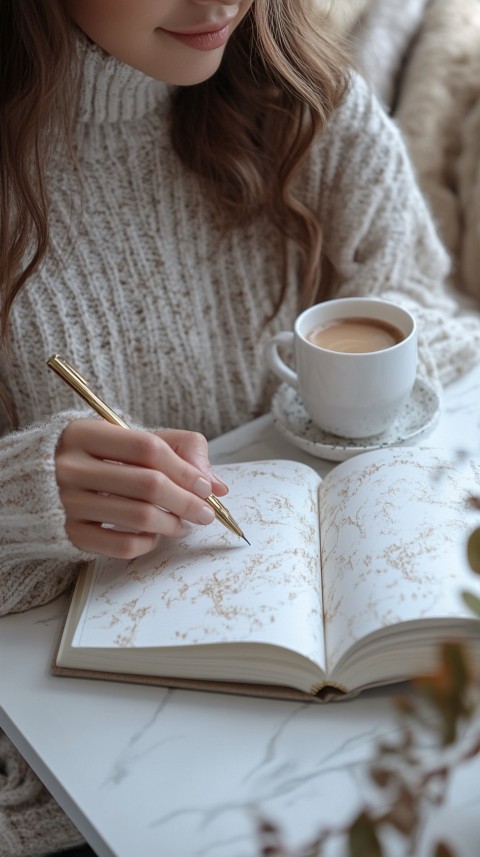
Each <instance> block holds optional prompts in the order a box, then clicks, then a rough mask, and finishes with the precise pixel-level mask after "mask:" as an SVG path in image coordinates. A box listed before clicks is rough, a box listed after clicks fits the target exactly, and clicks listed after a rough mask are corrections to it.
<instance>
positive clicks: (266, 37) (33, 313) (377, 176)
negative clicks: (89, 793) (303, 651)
mask: <svg viewBox="0 0 480 857" xmlns="http://www.w3.org/2000/svg"><path fill="white" fill-rule="evenodd" d="M3 8H5V9H6V11H5V12H3V11H2V21H1V28H0V30H1V36H0V38H1V42H2V63H1V64H0V75H1V81H2V84H1V87H0V93H1V95H0V98H1V110H2V115H1V117H0V135H1V150H0V162H1V169H2V177H1V181H0V194H1V236H0V246H1V258H2V264H1V266H0V271H1V274H0V276H1V279H2V284H1V293H2V330H3V338H4V344H5V348H4V354H3V357H2V358H1V363H0V379H1V381H2V390H3V394H2V396H3V400H4V409H3V410H4V414H5V416H4V427H3V437H2V438H1V440H0V473H1V476H0V497H1V500H0V518H1V537H0V611H1V612H2V613H7V612H9V611H18V610H24V609H27V608H28V607H31V606H34V605H37V604H41V603H44V602H46V601H48V600H49V599H52V598H54V597H55V596H56V595H58V594H59V593H60V592H62V591H63V590H65V589H66V588H67V587H68V586H69V585H70V584H71V583H72V581H73V580H74V579H75V577H76V575H77V574H78V571H79V569H80V568H81V566H82V564H83V563H84V562H86V561H88V560H89V559H91V558H92V557H94V556H95V555H97V554H99V553H104V554H110V555H114V556H120V557H130V556H137V555H140V554H142V553H146V552H148V551H149V550H151V549H152V547H153V545H154V544H155V543H156V541H157V539H158V538H163V537H169V536H175V535H178V534H179V533H180V532H182V531H183V526H184V525H183V523H182V521H184V520H187V521H189V522H191V523H192V522H193V523H195V524H199V525H208V523H209V522H210V521H211V520H212V517H213V516H212V515H211V514H209V512H210V510H209V507H208V506H207V505H206V504H205V502H204V498H205V497H207V496H208V494H209V493H210V492H211V491H212V490H213V491H214V492H215V493H216V494H218V495H220V496H223V495H224V494H225V493H226V491H227V487H226V486H224V485H223V483H221V481H220V480H219V479H218V478H217V477H216V476H215V474H214V473H213V472H212V470H211V467H210V464H209V462H208V456H207V448H206V440H205V437H204V436H206V437H212V436H214V435H217V434H220V433H222V432H224V431H226V430H228V429H230V428H233V427H234V426H236V425H239V424H241V423H243V422H245V421H246V420H249V419H251V418H252V417H255V416H257V415H258V414H260V413H262V412H264V411H265V410H266V409H267V408H268V404H269V396H270V393H271V386H272V383H271V379H270V378H269V377H268V373H267V371H266V368H265V366H264V363H263V359H262V351H263V345H264V343H265V341H266V339H268V338H269V337H270V336H271V335H272V333H273V332H275V331H276V330H278V329H283V328H285V327H288V326H291V324H292V322H293V319H294V317H295V315H296V314H297V312H298V309H299V308H300V307H302V306H304V305H306V304H308V303H311V302H314V301H318V300H324V299H325V298H328V297H330V296H332V295H335V296H346V295H353V294H356V295H374V294H378V295H381V296H383V297H385V298H387V299H391V300H394V301H396V302H402V303H404V304H405V305H406V306H407V307H409V308H410V309H411V310H412V311H413V312H414V313H415V315H416V317H417V320H418V323H419V327H420V337H421V366H422V369H423V371H425V372H429V373H430V374H433V375H435V376H436V374H437V373H438V375H439V377H440V378H441V380H442V381H444V382H446V381H448V380H451V379H452V378H453V377H455V375H456V374H458V373H459V372H461V371H463V370H464V369H465V368H467V367H468V366H469V365H471V364H472V363H473V362H474V361H475V360H476V359H477V358H478V353H479V342H480V332H479V325H478V320H477V319H476V318H474V317H466V318H465V317H464V318H458V319H457V318H456V317H455V315H456V307H455V305H454V303H453V301H451V300H450V299H449V298H448V297H447V295H446V293H445V289H444V285H443V284H444V280H445V277H446V275H447V272H448V259H447V256H446V254H445V252H444V251H443V249H442V247H441V245H440V243H439V241H438V239H437V236H436V233H435V229H434V226H433V224H432V221H431V219H430V217H429V214H428V211H427V209H426V207H425V204H424V202H423V199H422V197H421V195H420V193H419V191H418V189H417V186H416V184H415V180H414V177H413V175H412V171H411V169H410V166H409V163H408V159H407V157H406V154H405V151H404V147H403V144H402V141H401V139H400V137H399V134H398V132H397V130H396V128H395V127H394V126H393V125H392V124H391V123H390V122H389V120H388V119H387V118H386V116H385V114H384V112H383V111H382V110H381V108H380V107H379V105H378V104H377V103H376V101H375V100H374V99H373V98H372V96H371V95H370V93H369V91H368V89H367V88H366V86H365V85H364V84H363V82H362V81H361V80H360V79H359V78H358V77H357V76H355V75H354V74H350V73H349V71H348V68H347V62H346V59H345V57H344V56H343V54H342V52H341V50H340V48H339V47H338V46H336V45H335V44H334V43H333V42H332V41H331V40H330V38H329V36H328V33H327V32H326V30H325V31H323V30H322V28H321V27H320V26H319V23H318V19H314V18H313V17H312V14H311V12H310V11H309V10H310V3H309V2H308V0H281V2H280V0H163V2H162V3H161V4H159V3H157V2H156V0H121V2H120V0H63V2H60V0H30V2H28V3H21V4H18V3H16V2H14V0H10V2H9V3H7V4H4V6H3ZM55 351H59V352H63V353H64V354H65V355H66V356H67V357H68V358H69V359H70V360H71V361H72V363H73V364H74V365H75V366H77V367H78V368H79V369H80V370H81V371H82V372H83V373H84V374H85V375H86V377H88V378H89V380H90V382H91V384H92V387H93V388H94V389H95V390H96V392H98V393H99V394H100V395H101V396H102V397H104V398H105V399H106V400H107V401H108V402H109V404H111V405H112V407H113V408H114V409H115V410H118V411H120V412H121V413H123V414H124V415H125V418H126V419H127V421H128V422H130V424H132V423H133V424H134V425H135V426H137V427H138V428H137V429H136V430H135V431H132V432H125V431H124V430H123V429H121V428H117V427H116V426H111V425H109V424H107V423H105V422H103V421H101V420H97V419H92V418H91V414H90V413H89V412H88V411H86V410H85V409H84V408H82V407H80V406H79V403H78V401H77V400H76V398H75V395H74V394H73V393H72V392H71V391H70V390H69V389H68V388H67V387H66V385H63V384H62V383H61V382H59V380H58V378H56V376H55V375H54V374H53V373H51V372H49V370H48V369H47V368H46V366H45V361H46V359H47V358H48V357H49V356H50V355H51V354H52V353H53V352H55ZM160 426H169V427H173V428H169V429H168V430H160V429H159V427H160ZM197 431H198V432H202V435H198V434H197V433H196V432H197ZM125 465H128V466H125ZM104 524H114V525H115V529H112V528H111V527H105V526H103V525H104ZM132 529H134V530H135V532H133V533H132V532H131V530H132ZM0 746H1V750H0V752H1V755H0V771H4V773H3V774H0V776H2V777H3V781H2V780H0V784H1V785H0V801H1V799H2V795H3V804H2V803H1V802H0V807H3V808H2V809H1V810H0V834H4V835H0V855H1V857H11V855H13V854H15V857H23V855H27V854H28V855H35V854H41V853H45V851H46V850H47V849H48V848H50V849H52V850H53V849H55V848H59V847H65V846H66V845H68V844H74V843H75V842H78V841H79V839H80V837H79V836H78V835H77V834H76V832H75V830H74V828H73V827H72V826H71V825H70V823H69V822H68V821H67V819H66V818H65V816H63V814H62V813H61V811H60V810H59V808H58V807H56V806H55V804H54V803H53V801H52V800H51V799H50V798H49V797H48V795H47V794H46V792H45V790H43V789H41V788H40V786H39V784H38V783H37V782H36V781H35V778H33V776H32V775H31V773H30V772H28V771H27V770H26V769H25V766H23V767H22V764H23V763H22V760H21V759H20V758H19V757H18V755H16V754H15V752H14V751H13V748H12V747H11V745H9V744H8V742H7V741H6V739H5V738H3V739H2V743H1V745H0ZM12 771H13V772H15V771H17V774H15V773H12ZM18 771H21V772H22V773H21V774H18ZM19 781H20V783H21V785H22V789H20V791H19V790H18V782H19ZM25 784H26V785H25ZM28 814H29V815H28ZM27 816H28V818H27ZM32 818H33V819H34V822H32ZM28 819H29V820H28ZM47 819H48V821H46V820H47ZM2 825H3V829H2ZM5 842H7V843H9V845H4V844H3V843H5ZM2 848H3V851H2ZM8 849H9V850H8Z"/></svg>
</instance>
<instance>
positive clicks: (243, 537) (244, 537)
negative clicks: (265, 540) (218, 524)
mask: <svg viewBox="0 0 480 857" xmlns="http://www.w3.org/2000/svg"><path fill="white" fill-rule="evenodd" d="M242 539H243V540H244V541H246V543H247V545H250V542H249V541H248V539H247V537H246V536H244V535H243V533H242ZM250 547H252V546H251V545H250Z"/></svg>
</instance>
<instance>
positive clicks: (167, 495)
mask: <svg viewBox="0 0 480 857" xmlns="http://www.w3.org/2000/svg"><path fill="white" fill-rule="evenodd" d="M55 469H56V477H57V482H58V486H59V490H60V498H61V500H62V503H63V506H64V509H65V513H66V521H65V529H66V532H67V535H68V537H69V539H70V540H71V541H72V542H73V544H74V545H76V546H77V547H78V548H80V549H81V550H84V551H87V552H89V553H100V554H105V555H107V556H112V557H119V558H122V559H132V558H133V557H136V556H141V555H142V554H145V553H148V552H149V551H151V550H152V548H153V547H154V546H155V544H156V542H157V538H158V536H159V535H165V536H180V535H183V534H184V533H185V531H186V526H185V523H184V521H189V522H191V523H193V524H211V523H212V521H213V520H214V517H215V515H214V512H213V510H212V509H211V507H210V506H209V505H208V504H207V503H205V502H204V500H205V498H206V497H208V496H209V494H211V493H212V492H213V493H215V494H218V495H220V496H223V495H224V494H226V493H227V490H228V489H227V487H226V485H225V484H224V483H223V482H221V481H220V480H219V479H218V477H216V476H215V475H214V473H213V471H212V468H211V466H210V462H209V460H208V453H207V441H206V440H205V438H204V437H203V436H202V435H200V434H197V433H195V432H187V431H176V430H173V429H169V430H165V431H163V432H159V433H157V434H156V433H153V432H147V431H135V430H130V431H129V430H127V429H124V428H121V427H119V426H115V425H111V424H110V423H107V422H105V421H102V420H96V419H92V420H90V419H81V420H74V421H73V422H71V423H70V424H69V425H68V426H67V427H66V429H65V430H64V431H63V433H62V435H61V437H60V441H59V444H58V447H57V451H56V454H55ZM102 524H111V525H113V526H114V527H115V528H118V529H112V527H103V526H102ZM129 530H133V531H134V532H128V531H129Z"/></svg>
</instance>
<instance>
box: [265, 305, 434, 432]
mask: <svg viewBox="0 0 480 857" xmlns="http://www.w3.org/2000/svg"><path fill="white" fill-rule="evenodd" d="M342 319H343V320H345V319H362V322H361V323H360V326H363V327H368V326H369V325H368V320H369V319H371V320H372V321H373V326H374V327H375V326H376V325H378V324H379V322H380V326H381V324H382V323H384V324H386V325H387V326H390V325H392V326H393V327H394V328H396V329H397V331H398V339H399V341H395V340H392V342H394V344H392V345H390V346H389V347H381V349H380V350H374V351H366V352H363V351H362V352H360V351H353V352H352V351H336V350H335V351H334V350H331V349H330V348H327V347H321V346H319V345H316V344H314V343H313V342H312V341H310V340H309V339H308V338H307V337H308V335H311V334H312V331H314V330H316V329H317V328H319V327H320V328H323V326H324V325H327V326H328V325H331V324H332V323H334V322H341V320H342ZM372 329H373V328H372ZM292 344H293V349H294V357H295V367H296V371H294V370H293V369H291V368H290V367H289V366H288V365H287V364H286V363H285V362H284V360H283V359H282V358H281V356H280V354H279V351H278V349H279V347H283V346H290V347H291V346H292ZM354 347H356V346H354ZM265 356H266V359H267V361H268V364H269V366H270V368H271V369H272V370H273V371H274V372H275V373H276V374H277V375H278V377H279V378H281V379H282V380H283V381H286V383H287V384H290V385H291V386H292V387H295V388H296V389H297V390H298V392H299V395H300V398H301V399H302V401H303V404H304V406H305V408H306V410H307V412H308V414H309V415H310V417H311V418H312V420H313V422H314V423H315V424H316V425H317V426H319V427H320V428H321V429H323V430H324V431H328V432H331V433H332V434H335V435H339V436H341V437H345V438H364V437H369V436H370V435H376V434H380V433H381V432H383V431H385V430H386V429H387V428H388V427H389V426H390V425H391V423H392V422H393V421H394V419H395V417H396V416H397V415H398V413H399V412H400V410H401V409H402V407H403V406H404V405H405V403H406V401H407V399H408V397H409V395H410V393H411V391H412V388H413V385H414V383H415V377H416V371H417V329H416V323H415V319H414V317H413V316H412V315H411V314H410V313H409V312H408V311H407V310H405V309H403V308H402V307H400V306H397V305H396V304H393V303H390V302H389V301H384V300H380V299H377V298H339V299H337V300H331V301H325V302H324V303H321V304H316V305H315V306H312V307H310V308H309V309H306V310H305V311H304V312H302V313H301V315H299V316H298V318H297V319H296V321H295V325H294V330H293V332H291V331H282V332H281V333H277V334H276V335H275V336H274V337H273V338H272V339H271V340H270V341H269V342H268V343H267V345H266V349H265Z"/></svg>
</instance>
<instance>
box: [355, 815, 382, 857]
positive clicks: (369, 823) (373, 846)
mask: <svg viewBox="0 0 480 857" xmlns="http://www.w3.org/2000/svg"><path fill="white" fill-rule="evenodd" d="M348 834H349V835H348V842H349V846H350V852H349V853H350V857H382V854H383V851H382V847H381V845H380V842H379V840H378V837H377V831H376V829H375V822H374V821H373V820H372V819H371V818H370V816H369V815H368V813H367V812H361V813H360V815H359V816H357V818H356V819H355V821H354V822H353V824H352V825H351V827H350V830H349V831H348Z"/></svg>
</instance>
